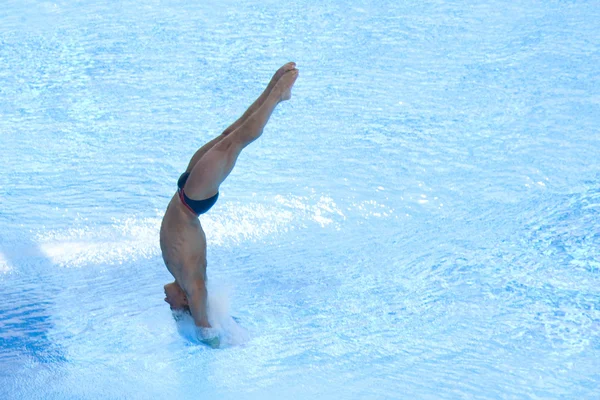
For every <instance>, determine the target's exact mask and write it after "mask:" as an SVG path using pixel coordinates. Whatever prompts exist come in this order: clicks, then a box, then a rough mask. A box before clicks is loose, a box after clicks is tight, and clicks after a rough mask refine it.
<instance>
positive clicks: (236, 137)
mask: <svg viewBox="0 0 600 400" xmlns="http://www.w3.org/2000/svg"><path fill="white" fill-rule="evenodd" d="M286 65H289V66H290V67H291V68H290V69H288V70H287V71H283V74H282V75H281V76H280V77H279V78H278V80H277V81H276V83H275V84H274V85H273V86H272V88H271V89H270V90H268V93H267V90H265V93H266V95H265V96H263V98H260V97H259V99H257V101H256V102H255V104H253V106H252V107H251V109H252V108H254V111H253V112H252V113H251V114H249V115H246V114H244V116H245V118H244V116H242V118H241V119H240V120H238V121H236V123H234V124H233V125H232V126H233V127H234V128H235V129H233V130H232V131H230V132H228V133H227V134H226V135H221V136H223V137H221V138H220V139H219V138H217V139H219V140H215V141H216V142H215V143H212V145H211V146H210V147H207V146H208V145H210V144H211V142H209V143H208V144H207V145H205V147H207V148H204V147H203V149H204V150H205V151H204V154H202V155H201V156H200V157H198V158H199V159H198V160H197V161H196V163H195V165H193V166H192V167H191V172H190V176H189V178H188V180H187V183H186V185H185V192H186V195H187V196H188V197H189V198H191V199H193V200H203V199H207V198H209V197H212V196H213V195H215V194H216V193H217V192H218V190H219V186H220V185H221V183H222V182H223V181H224V180H225V179H226V178H227V176H228V175H229V173H230V172H231V171H232V169H233V167H234V165H235V162H236V160H237V157H238V156H239V154H240V153H241V151H242V150H243V149H244V148H245V147H246V146H247V145H248V144H250V143H251V142H253V141H254V140H256V139H257V138H258V137H259V136H260V135H261V134H262V132H263V129H264V127H265V125H266V124H267V122H268V120H269V117H270V116H271V114H272V113H273V111H274V110H275V107H276V106H277V105H278V104H279V103H280V102H281V101H284V100H288V99H289V98H290V97H291V88H292V86H293V85H294V82H295V81H296V78H297V77H298V70H297V69H295V68H294V66H293V64H286ZM284 67H285V66H284ZM267 89H269V88H268V87H267ZM249 110H250V109H249ZM236 124H237V127H236ZM203 149H200V150H203ZM200 150H199V151H200ZM190 164H191V163H190ZM196 222H197V220H196ZM198 227H199V228H200V226H198ZM199 231H200V232H199V233H200V235H201V240H200V242H201V243H204V244H205V243H206V238H205V237H204V232H203V231H202V229H201V228H200V229H199ZM205 257H206V256H205V253H201V254H200V257H196V256H193V257H189V258H185V259H183V260H182V265H181V269H180V273H179V274H178V277H177V278H176V279H177V282H178V283H179V284H180V285H181V289H183V291H184V292H185V295H186V298H187V302H188V305H189V308H190V312H191V314H192V317H193V318H194V322H195V323H196V325H197V326H199V327H203V328H208V327H210V324H209V322H208V315H207V290H206V258H205Z"/></svg>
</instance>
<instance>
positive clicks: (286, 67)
mask: <svg viewBox="0 0 600 400" xmlns="http://www.w3.org/2000/svg"><path fill="white" fill-rule="evenodd" d="M295 67H296V63H293V62H289V63H287V64H285V65H284V66H282V67H281V68H279V69H278V70H277V72H275V74H274V75H273V77H272V78H271V81H270V82H269V84H268V85H267V87H266V89H265V90H264V91H263V92H262V93H261V95H260V96H258V98H257V99H256V100H255V101H254V103H252V105H251V106H250V107H248V109H247V110H246V111H245V112H244V114H243V115H242V116H241V117H240V118H238V119H237V120H236V121H235V122H234V123H233V124H231V125H230V126H229V127H227V129H225V130H224V131H223V133H221V134H220V135H219V136H217V137H216V138H214V139H212V140H211V141H210V142H208V143H206V144H205V145H204V146H202V147H201V148H200V149H198V150H197V151H196V153H195V154H194V155H193V156H192V158H191V160H190V162H189V164H188V167H187V169H186V172H191V171H192V169H193V168H194V166H195V165H196V163H197V162H198V160H200V158H202V156H203V155H204V154H206V152H208V151H209V150H210V149H212V147H213V146H214V145H215V144H217V143H219V142H220V141H221V139H223V138H224V137H225V136H227V135H228V134H230V133H231V132H233V131H235V130H236V129H237V128H238V127H239V126H240V125H242V124H243V123H244V122H245V121H246V120H247V119H248V118H249V117H250V116H251V115H252V114H254V112H255V111H256V110H257V109H258V108H259V107H260V106H261V105H262V104H263V103H264V102H265V100H266V99H267V97H268V96H269V93H271V91H272V90H273V88H274V87H275V85H276V84H277V81H279V78H281V77H282V76H283V74H284V73H286V72H287V71H290V70H292V69H294V68H295Z"/></svg>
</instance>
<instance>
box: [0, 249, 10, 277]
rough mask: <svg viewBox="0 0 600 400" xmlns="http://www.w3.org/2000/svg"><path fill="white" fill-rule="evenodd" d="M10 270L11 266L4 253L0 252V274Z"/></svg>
mask: <svg viewBox="0 0 600 400" xmlns="http://www.w3.org/2000/svg"><path fill="white" fill-rule="evenodd" d="M10 271H12V267H11V266H10V265H9V264H8V261H7V260H6V258H4V255H3V254H2V253H0V274H6V273H7V272H10Z"/></svg>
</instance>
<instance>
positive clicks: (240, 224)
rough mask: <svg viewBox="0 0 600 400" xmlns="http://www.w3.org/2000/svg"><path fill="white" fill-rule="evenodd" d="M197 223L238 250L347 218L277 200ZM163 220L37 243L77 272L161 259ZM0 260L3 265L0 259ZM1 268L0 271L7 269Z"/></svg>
mask: <svg viewBox="0 0 600 400" xmlns="http://www.w3.org/2000/svg"><path fill="white" fill-rule="evenodd" d="M348 210H349V211H350V212H358V213H359V214H361V215H362V216H363V217H366V218H369V217H389V216H390V215H391V214H392V213H393V210H392V209H389V208H388V207H386V206H385V205H383V204H380V203H376V202H374V201H372V200H371V201H366V202H361V203H354V204H352V206H351V207H350V208H348ZM214 211H215V212H211V213H210V214H206V215H203V216H202V217H201V221H202V225H203V228H204V230H205V232H206V236H207V240H208V245H209V246H215V245H216V246H237V245H239V244H240V243H242V242H245V241H249V240H250V241H254V240H260V239H261V238H264V237H265V236H268V235H272V234H276V233H282V232H288V231H290V230H292V229H298V228H305V227H306V222H307V221H312V222H314V223H316V224H318V225H319V226H321V227H326V226H328V225H332V226H334V227H338V228H339V227H340V226H341V223H342V222H343V221H344V220H346V216H345V215H344V213H343V212H342V210H341V209H340V208H339V207H338V206H337V204H336V203H335V201H334V200H333V198H331V197H329V196H324V195H318V194H313V195H310V196H292V195H289V196H285V197H284V196H276V197H275V205H274V204H273V203H270V204H262V203H254V204H253V203H250V204H241V203H236V202H223V203H220V204H219V207H218V208H217V209H215V210H214ZM161 220H162V215H160V216H158V215H157V217H155V218H135V217H132V218H126V219H121V220H120V219H114V220H113V224H111V225H105V226H100V227H96V226H84V227H77V228H71V229H67V230H60V231H58V230H51V231H46V232H42V233H39V234H38V235H37V237H36V241H37V242H38V243H39V247H40V249H41V251H42V252H43V253H44V254H45V255H46V256H47V258H48V259H49V260H51V261H52V262H53V263H54V264H57V265H60V266H64V267H81V266H84V265H89V264H98V263H123V262H130V261H132V260H133V261H135V260H139V259H149V258H152V257H156V256H158V255H160V245H159V232H160V224H161ZM0 260H1V259H0ZM8 268H9V267H8V265H7V264H6V263H2V264H0V271H6V270H7V269H8Z"/></svg>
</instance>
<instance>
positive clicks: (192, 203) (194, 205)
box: [177, 172, 219, 215]
mask: <svg viewBox="0 0 600 400" xmlns="http://www.w3.org/2000/svg"><path fill="white" fill-rule="evenodd" d="M189 176H190V173H189V172H184V173H183V174H181V176H180V177H179V180H178V181H177V187H178V188H179V190H178V193H179V199H180V200H181V202H182V203H183V205H184V206H186V207H187V208H188V210H190V211H191V212H193V213H194V214H196V215H200V214H204V213H205V212H207V211H208V210H210V209H211V207H212V206H214V205H215V203H216V202H217V199H218V198H219V192H217V194H215V195H214V196H213V197H210V198H208V199H204V200H192V199H190V198H189V197H187V196H186V195H185V192H184V191H183V187H184V186H185V183H186V182H187V180H188V178H189Z"/></svg>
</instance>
